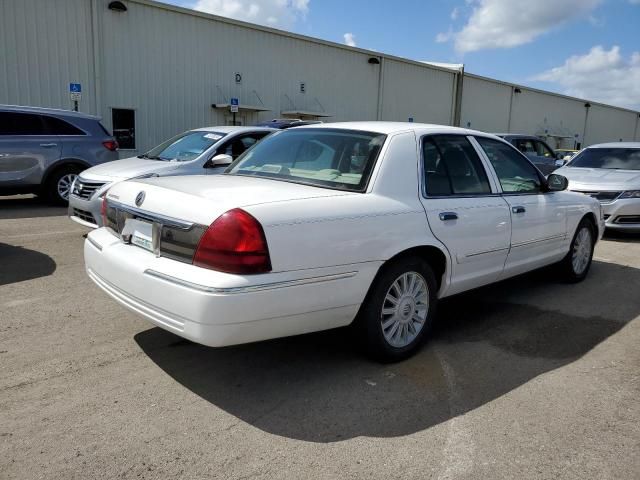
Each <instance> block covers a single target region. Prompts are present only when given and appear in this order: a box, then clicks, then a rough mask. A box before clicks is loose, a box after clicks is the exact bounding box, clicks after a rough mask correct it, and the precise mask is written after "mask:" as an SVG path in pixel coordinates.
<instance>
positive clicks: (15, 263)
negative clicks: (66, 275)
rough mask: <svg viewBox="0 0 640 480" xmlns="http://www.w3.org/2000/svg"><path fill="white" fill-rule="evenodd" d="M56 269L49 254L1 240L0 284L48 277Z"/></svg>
mask: <svg viewBox="0 0 640 480" xmlns="http://www.w3.org/2000/svg"><path fill="white" fill-rule="evenodd" d="M55 270H56V262H55V261H54V260H53V259H52V258H51V257H50V256H49V255H46V254H44V253H41V252H37V251H35V250H29V249H28V248H23V247H17V246H14V245H7V244H6V243H2V242H0V285H8V284H10V283H16V282H23V281H25V280H31V279H34V278H39V277H46V276H48V275H51V274H52V273H53V272H55Z"/></svg>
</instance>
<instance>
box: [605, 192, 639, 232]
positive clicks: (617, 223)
mask: <svg viewBox="0 0 640 480" xmlns="http://www.w3.org/2000/svg"><path fill="white" fill-rule="evenodd" d="M602 212H603V214H604V215H605V227H606V228H609V229H612V230H627V231H640V198H625V199H618V200H614V201H613V202H611V203H603V204H602Z"/></svg>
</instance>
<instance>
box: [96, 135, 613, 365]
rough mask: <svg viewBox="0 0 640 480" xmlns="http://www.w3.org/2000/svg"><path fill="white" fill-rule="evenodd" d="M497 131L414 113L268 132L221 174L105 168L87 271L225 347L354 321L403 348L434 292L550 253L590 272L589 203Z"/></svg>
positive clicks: (385, 348) (372, 343)
mask: <svg viewBox="0 0 640 480" xmlns="http://www.w3.org/2000/svg"><path fill="white" fill-rule="evenodd" d="M566 187H567V180H566V179H565V178H564V177H562V176H560V175H553V174H552V175H549V177H548V178H545V176H544V175H542V173H541V172H540V171H539V170H538V169H537V168H536V167H535V166H534V165H533V164H532V163H531V162H530V161H529V160H528V159H527V158H526V157H525V156H524V155H522V154H521V153H520V152H518V150H516V149H515V148H514V147H513V146H511V145H510V144H509V143H507V142H505V141H504V140H502V139H500V138H498V137H496V136H494V135H490V134H486V133H481V132H477V131H472V130H467V129H461V128H453V127H445V126H438V125H426V124H416V123H388V122H349V123H334V124H319V125H312V126H307V127H300V128H295V129H290V130H285V131H281V132H277V133H274V134H273V135H271V136H269V137H268V138H266V139H265V140H263V141H262V142H261V143H258V144H257V145H256V146H254V147H253V148H251V149H250V150H248V151H247V152H246V153H244V154H243V155H242V156H241V157H239V158H238V159H237V160H236V161H235V162H234V163H233V164H232V165H231V166H230V167H229V168H228V169H227V170H226V172H225V173H223V174H222V175H219V176H185V177H164V178H162V177H161V178H150V179H142V180H130V181H125V182H121V183H118V184H116V185H114V186H113V187H112V188H111V189H109V190H108V192H107V194H106V195H105V196H104V201H103V205H102V215H103V217H104V219H103V223H104V225H105V226H104V227H103V228H99V229H97V230H94V231H92V232H91V233H89V235H88V237H87V240H86V242H85V246H84V254H85V262H86V270H87V273H88V275H89V277H90V278H91V279H92V280H93V281H94V282H95V283H96V284H97V285H98V286H99V287H100V288H102V290H104V291H105V292H106V293H108V294H109V295H111V296H112V297H113V298H114V299H115V300H117V301H118V302H120V303H121V304H122V305H124V306H125V307H127V308H129V309H130V310H132V311H134V312H136V313H138V314H140V315H142V316H143V317H145V318H147V319H148V320H149V321H150V322H152V323H153V324H155V325H157V326H159V327H161V328H163V329H166V330H168V331H170V332H173V333H175V334H177V335H179V336H182V337H184V338H186V339H189V340H192V341H194V342H198V343H201V344H204V345H209V346H214V347H215V346H225V345H233V344H240V343H247V342H254V341H259V340H265V339H270V338H275V337H283V336H288V335H296V334H303V333H307V332H312V331H319V330H325V329H330V328H335V327H342V326H347V325H350V324H351V325H352V327H353V328H354V330H355V332H356V334H357V337H356V338H358V339H359V340H361V341H362V343H363V345H364V347H365V348H366V350H367V351H368V352H369V353H370V354H372V355H373V356H374V357H376V358H378V359H381V360H387V361H389V360H392V361H393V360H399V359H402V358H405V357H407V356H409V355H410V354H412V353H414V352H415V351H416V350H417V349H418V348H419V346H420V344H421V342H422V341H423V340H424V339H425V338H426V337H427V336H428V333H429V329H430V327H431V325H432V323H433V320H434V315H435V308H436V304H437V303H438V300H439V299H441V298H444V297H448V296H451V295H454V294H457V293H460V292H463V291H466V290H469V289H473V288H476V287H480V286H482V285H486V284H489V283H492V282H497V281H500V280H503V279H505V278H508V277H513V276H515V275H518V274H521V273H524V272H527V271H529V270H533V269H537V268H540V267H543V266H545V265H550V264H557V266H558V268H559V269H560V270H561V271H562V272H563V274H564V275H565V277H566V279H568V280H569V281H573V282H577V281H580V280H582V279H583V278H585V276H586V275H587V272H588V271H589V267H590V265H591V260H592V256H593V249H594V245H595V243H596V241H597V240H598V239H599V238H600V237H601V235H602V232H603V229H604V225H603V220H602V212H601V207H600V204H599V202H598V201H597V200H596V199H594V198H591V197H588V196H586V195H582V194H580V193H574V192H568V191H564V190H565V189H566Z"/></svg>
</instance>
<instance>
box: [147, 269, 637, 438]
mask: <svg viewBox="0 0 640 480" xmlns="http://www.w3.org/2000/svg"><path fill="white" fill-rule="evenodd" d="M593 269H594V272H592V274H593V275H592V276H591V277H590V278H588V279H587V280H586V281H585V282H584V283H582V284H578V285H564V284H561V283H558V282H554V281H550V280H549V272H548V271H541V272H534V273H533V274H529V275H525V276H522V277H519V278H516V279H512V280H509V281H505V282H501V283H499V284H496V285H493V286H489V287H485V288H482V289H479V290H476V291H473V292H470V293H467V294H463V295H458V296H456V297H453V298H451V299H448V300H445V301H443V302H442V303H441V308H440V310H439V313H438V317H437V322H436V326H435V329H434V332H433V335H432V338H431V340H430V341H429V342H428V343H427V344H426V345H425V347H424V348H423V349H422V350H421V351H420V352H419V353H418V354H417V355H416V356H414V357H413V358H410V359H408V360H406V361H404V362H400V363H396V364H389V365H381V364H378V363H375V362H372V361H369V360H367V359H366V358H364V357H363V356H362V355H361V354H360V353H358V352H357V351H355V350H354V349H353V347H352V345H351V342H350V340H349V334H348V332H347V330H346V329H337V330H333V331H328V332H321V333H317V334H310V335H303V336H299V337H290V338H284V339H278V340H273V341H269V342H261V343H255V344H250V345H241V346H236V347H227V348H219V349H214V348H208V347H204V346H200V345H197V344H194V343H191V342H188V341H185V340H182V339H180V338H179V337H177V336H175V335H173V334H171V333H168V332H166V331H164V330H161V329H159V328H152V329H149V330H146V331H144V332H141V333H139V334H137V335H136V336H135V340H136V342H137V343H138V344H139V346H140V347H141V348H142V350H143V351H144V352H145V353H146V354H147V355H148V356H149V357H150V358H151V360H153V361H154V362H155V363H156V364H157V365H158V366H159V367H160V368H162V369H163V370H164V371H165V372H166V373H167V374H169V375H170V376H171V377H173V378H174V379H175V380H176V381H178V382H180V383H181V384H182V385H184V386H185V387H186V388H188V389H189V390H191V391H193V392H194V393H196V394H197V395H199V396H200V397H202V398H204V399H205V400H207V401H209V402H211V403H212V404H213V405H215V406H217V407H219V408H221V409H223V410H225V411H227V412H228V413H230V414H231V415H234V416H236V417H237V418H239V419H240V420H242V421H244V422H247V423H248V424H250V425H252V426H254V427H256V428H259V429H261V430H264V431H266V432H269V433H272V434H274V435H281V436H285V437H289V438H294V439H299V440H304V441H310V442H336V441H341V440H345V439H349V438H353V437H356V436H368V437H397V436H403V435H408V434H412V433H415V432H417V431H421V430H424V429H427V428H429V427H432V426H434V425H437V424H439V423H441V422H444V421H446V420H449V419H451V418H453V417H456V416H458V415H462V414H464V413H466V412H468V411H470V410H473V409H475V408H478V407H480V406H482V405H485V404H487V403H488V402H491V401H492V400H495V399H497V398H499V397H500V396H502V395H504V394H505V393H507V392H510V391H511V390H513V389H516V388H518V387H520V386H522V385H524V384H525V383H527V382H529V381H530V380H532V379H533V378H535V377H537V376H539V375H542V374H544V373H546V372H549V371H552V370H555V369H557V368H559V367H562V366H564V365H567V364H569V363H571V362H573V361H575V360H577V359H578V358H580V357H581V356H583V355H585V354H586V353H587V352H589V351H590V350H591V349H593V348H594V347H595V346H596V345H598V344H599V343H601V342H602V341H604V340H606V339H607V338H608V337H609V336H611V335H613V334H614V333H616V332H617V331H618V330H620V329H621V328H622V327H624V325H625V324H626V323H627V322H629V321H631V320H632V319H633V318H635V317H636V316H637V315H638V314H640V300H638V299H635V300H634V301H632V302H629V301H628V298H631V297H630V295H634V294H633V293H632V292H631V293H629V292H630V291H627V292H626V293H625V292H624V291H623V292H621V290H624V287H621V286H624V285H639V284H640V270H637V269H634V268H630V267H622V266H618V265H615V264H609V263H602V262H594V266H593ZM597 277H602V278H604V279H607V278H615V279H617V281H615V282H607V281H604V282H602V281H601V280H600V279H598V278H597ZM630 288H633V287H630ZM523 289H531V291H532V295H534V296H535V297H536V298H538V297H540V298H545V297H547V296H553V295H568V294H567V293H565V292H572V293H571V294H572V295H573V296H574V297H571V302H570V303H572V302H583V303H584V304H589V302H592V303H593V302H594V301H597V300H594V290H597V291H599V292H600V295H601V297H600V298H607V299H608V301H610V302H612V304H615V302H617V301H619V302H622V301H624V302H626V303H627V306H626V307H625V308H624V309H623V310H616V312H615V314H612V315H611V316H609V315H603V314H602V312H606V309H603V310H602V311H600V310H597V309H596V310H595V312H596V313H594V314H587V315H584V314H582V315H580V316H577V315H572V314H571V313H568V312H567V310H570V308H569V307H568V306H566V305H565V306H564V307H563V306H560V305H559V304H557V303H554V302H550V303H549V304H547V303H546V302H544V301H543V302H538V304H542V305H544V306H545V309H543V308H540V307H539V306H533V305H532V304H529V305H527V304H519V303H517V302H513V301H511V300H509V301H505V300H491V298H493V297H495V296H496V295H498V296H499V298H502V299H507V298H511V297H512V296H513V295H516V296H517V295H520V294H521V292H522V290H523ZM549 305H550V307H549ZM203 421H206V419H203Z"/></svg>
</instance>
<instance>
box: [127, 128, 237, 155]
mask: <svg viewBox="0 0 640 480" xmlns="http://www.w3.org/2000/svg"><path fill="white" fill-rule="evenodd" d="M224 136H225V134H224V133H219V132H207V131H189V132H184V133H181V134H180V135H177V136H175V137H173V138H170V139H169V140H167V141H166V142H164V143H161V144H160V145H158V146H157V147H155V148H152V149H151V150H149V151H148V152H147V153H145V154H143V155H140V156H139V158H149V159H151V160H164V161H174V162H188V161H189V160H194V159H196V158H197V157H199V156H200V155H202V154H203V153H204V152H205V150H208V149H209V148H210V147H212V146H213V144H214V143H217V142H218V141H220V140H221V139H222V138H223V137H224Z"/></svg>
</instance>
